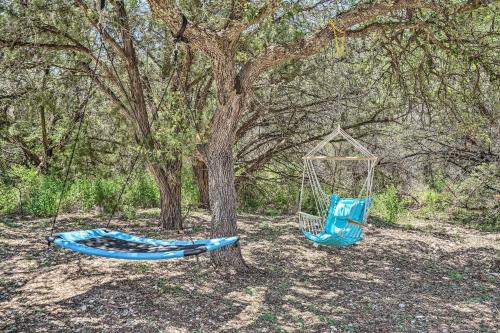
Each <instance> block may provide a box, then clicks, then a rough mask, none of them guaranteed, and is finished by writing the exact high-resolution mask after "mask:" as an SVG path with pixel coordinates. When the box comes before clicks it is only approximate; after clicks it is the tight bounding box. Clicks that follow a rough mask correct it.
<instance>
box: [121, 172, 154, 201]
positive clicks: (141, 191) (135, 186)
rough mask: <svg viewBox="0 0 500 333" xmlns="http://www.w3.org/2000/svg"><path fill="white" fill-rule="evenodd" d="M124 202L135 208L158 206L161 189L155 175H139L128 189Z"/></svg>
mask: <svg viewBox="0 0 500 333" xmlns="http://www.w3.org/2000/svg"><path fill="white" fill-rule="evenodd" d="M122 185H123V184H120V186H122ZM124 202H126V203H127V205H128V206H131V207H135V208H152V207H158V206H159V204H160V191H159V189H158V186H157V185H156V182H155V181H154V179H153V177H152V176H150V175H149V174H141V175H137V176H136V177H135V179H134V180H133V181H132V182H131V184H129V186H128V188H127V190H126V194H125V198H124Z"/></svg>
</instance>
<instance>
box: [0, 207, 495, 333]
mask: <svg viewBox="0 0 500 333" xmlns="http://www.w3.org/2000/svg"><path fill="white" fill-rule="evenodd" d="M2 222H3V223H0V258H1V262H0V330H3V331H6V332H15V331H30V332H31V331H42V332H43V331H47V332H59V331H79V332H102V331H106V332H138V331H140V332H159V331H162V332H259V331H260V332H285V331H287V332H446V331H447V332H498V331H499V330H500V325H499V312H498V304H499V302H498V301H499V300H498V290H499V281H500V279H499V277H500V275H499V266H500V265H499V260H498V249H499V242H498V236H497V235H495V234H488V233H481V232H478V231H473V230H466V229H463V228H459V227H453V226H449V225H445V224H437V223H435V222H434V223H432V222H429V221H413V222H412V223H413V224H411V225H406V226H393V225H384V224H383V223H380V222H376V221H372V223H373V224H372V225H371V226H370V227H368V228H367V236H366V240H365V241H364V242H362V243H361V244H359V245H357V246H354V247H351V248H348V249H335V248H319V249H316V248H314V247H313V246H312V245H311V244H310V243H308V242H307V241H306V240H305V239H304V238H303V237H301V235H300V233H299V231H298V229H297V225H296V222H295V219H294V218H293V217H281V218H266V217H261V216H250V215H244V216H241V217H240V219H239V227H240V231H241V235H242V240H241V244H242V247H243V252H244V256H245V258H246V259H247V262H248V263H249V264H250V265H251V266H253V267H254V268H256V269H255V270H254V272H253V273H251V274H248V275H244V276H239V275H235V274H228V273H225V272H221V271H216V270H214V269H213V268H212V267H211V266H210V262H209V258H208V256H207V255H201V256H199V257H198V259H196V258H194V257H189V258H187V259H180V260H170V261H159V262H126V261H118V260H109V259H103V258H95V257H87V256H83V255H79V254H76V253H72V252H70V251H65V250H58V249H55V248H47V244H46V242H45V241H44V237H45V235H46V234H47V233H48V231H47V220H43V219H41V220H40V219H39V220H34V219H32V220H30V219H26V218H25V219H21V218H10V219H5V218H4V220H3V221H2ZM189 222H190V224H191V225H194V226H196V227H195V228H194V229H191V230H190V231H186V232H185V233H188V234H189V235H183V234H176V233H174V232H170V233H168V232H159V231H155V230H154V227H153V226H154V225H155V223H154V214H152V213H151V212H145V213H143V214H141V215H140V217H139V218H138V219H136V220H135V221H132V222H123V224H122V226H123V228H124V229H125V230H126V231H129V232H134V233H137V234H143V235H148V236H152V237H157V238H183V237H184V238H186V237H188V236H191V237H195V238H196V237H200V238H205V237H206V236H207V231H208V216H207V215H206V214H203V213H197V214H196V216H194V217H193V218H192V219H191V220H190V221H189ZM98 225H99V221H98V218H97V217H94V216H82V215H80V216H77V215H72V216H65V217H63V218H62V220H61V221H60V223H59V226H60V227H62V226H64V228H65V229H66V230H70V229H77V228H89V227H95V226H98Z"/></svg>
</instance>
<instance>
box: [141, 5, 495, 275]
mask: <svg viewBox="0 0 500 333" xmlns="http://www.w3.org/2000/svg"><path fill="white" fill-rule="evenodd" d="M148 2H149V4H150V6H151V9H152V12H153V14H154V15H156V16H157V17H158V18H160V19H161V20H162V21H163V22H164V23H165V24H166V25H167V26H168V27H169V28H170V29H171V30H176V29H178V28H179V27H180V22H181V19H180V18H181V16H182V15H186V16H188V18H189V19H190V24H189V25H188V28H187V29H186V32H185V38H186V41H187V43H188V44H189V45H190V47H191V48H193V49H194V50H198V51H200V52H203V53H204V54H205V55H206V56H207V57H209V58H210V60H211V63H212V72H213V78H214V83H215V94H216V100H217V109H216V110H215V112H214V115H213V117H212V120H211V123H210V133H209V135H208V140H207V144H206V149H205V151H204V155H205V156H206V161H207V164H208V172H209V193H210V206H211V210H212V236H213V237H217V236H228V235H234V234H236V233H237V227H236V204H235V199H236V194H235V186H234V180H235V175H234V162H233V145H234V143H235V137H236V132H237V129H238V124H239V122H240V120H241V118H242V117H243V115H244V114H245V113H246V112H247V110H248V105H249V103H250V101H251V100H252V96H253V94H252V87H253V84H254V82H255V81H256V79H257V78H258V77H259V76H260V75H261V74H262V73H264V72H265V71H267V70H268V69H270V68H272V67H274V66H278V65H281V64H283V63H285V62H288V61H291V60H297V59H303V58H306V57H310V56H312V55H314V54H317V53H318V52H320V51H321V50H322V49H323V48H324V47H325V45H327V44H328V43H329V42H330V41H331V40H332V39H333V38H338V39H341V38H342V36H345V37H346V38H347V39H350V38H359V37H364V36H366V35H367V34H369V33H372V32H383V31H387V30H394V29H401V30H403V29H423V28H425V26H426V25H428V24H430V23H429V22H431V21H432V20H433V19H435V17H436V16H437V15H441V16H443V17H445V18H446V17H450V16H453V15H454V14H455V13H457V12H459V11H466V10H473V9H475V8H476V7H479V6H481V5H483V4H484V3H487V2H486V1H484V2H483V1H463V2H458V3H457V4H453V5H452V6H451V7H450V6H449V4H448V5H447V4H446V3H439V2H438V1H429V0H406V1H403V0H393V1H358V2H352V1H338V2H336V3H334V2H326V1H317V2H301V1H299V2H294V3H290V2H287V1H282V2H281V1H277V0H270V1H266V2H264V1H246V0H235V1H228V2H220V1H219V2H217V4H215V5H216V6H217V7H218V9H219V10H218V11H217V12H216V11H213V10H210V9H211V8H210V6H208V8H207V4H206V3H204V2H203V4H202V5H201V7H200V5H197V3H191V2H189V1H185V2H179V1H177V5H179V4H180V7H179V6H177V5H176V2H175V1H167V0H148ZM328 3H331V4H333V5H335V6H331V7H329V6H328ZM333 7H336V8H333ZM200 12H201V14H200ZM207 12H208V13H209V14H210V15H215V16H217V19H216V20H215V19H213V20H212V21H210V20H207V19H206V17H207V16H204V15H203V13H207ZM216 13H218V14H216ZM297 13H300V14H304V15H312V16H311V17H312V18H311V19H310V20H309V21H310V22H312V23H311V24H312V27H311V28H310V29H302V30H301V31H299V32H298V33H295V32H297V31H294V30H293V29H290V32H291V35H292V37H290V38H283V39H282V40H281V42H280V41H272V42H271V43H269V44H268V45H265V44H263V43H261V47H259V48H257V50H255V52H254V53H253V54H252V55H251V56H250V57H247V58H246V59H241V57H238V51H239V50H241V49H242V48H244V45H245V43H246V42H248V40H251V37H252V36H260V35H259V34H260V33H261V32H262V30H265V29H266V27H269V24H281V25H284V26H285V27H286V26H287V25H290V26H293V25H294V22H295V21H294V19H295V17H294V14H297ZM416 14H418V15H416ZM326 17H332V18H333V24H328V22H327V21H326V20H325V18H326ZM330 23H331V22H330ZM332 25H334V26H335V27H334V29H332ZM337 41H339V40H337ZM212 259H213V261H214V263H215V264H216V265H219V266H222V265H228V266H232V267H234V268H235V269H246V265H245V262H244V260H243V258H242V256H241V251H240V248H239V247H238V246H234V247H231V248H228V249H225V250H221V251H218V252H215V253H214V254H213V256H212Z"/></svg>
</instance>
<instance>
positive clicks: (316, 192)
mask: <svg viewBox="0 0 500 333" xmlns="http://www.w3.org/2000/svg"><path fill="white" fill-rule="evenodd" d="M339 139H340V140H339ZM346 143H347V145H348V147H349V149H350V150H351V151H354V152H355V154H351V155H352V156H347V155H344V154H340V153H341V151H342V148H344V147H342V145H344V146H345V144H346ZM327 146H328V147H330V148H331V150H330V151H327V152H324V151H325V150H327V149H326V148H327ZM344 150H345V149H344ZM303 160H304V169H303V176H302V186H301V190H300V197H299V211H298V217H299V227H300V230H301V231H302V232H303V233H304V236H305V237H306V238H307V239H309V240H310V241H312V242H313V243H314V244H315V245H329V246H338V247H344V246H349V245H353V244H355V243H357V242H358V241H360V240H361V239H362V238H363V226H364V225H365V224H366V219H367V217H368V209H369V207H370V205H371V203H372V197H371V191H372V182H373V173H374V169H375V164H376V163H377V157H376V156H375V155H373V154H372V153H370V152H369V151H368V150H367V149H366V148H365V147H363V146H362V145H361V144H360V143H359V142H358V141H356V140H355V139H354V138H352V137H351V136H350V135H349V134H347V133H346V132H345V131H344V130H342V129H341V128H340V126H338V127H337V128H336V129H335V130H334V131H333V132H332V133H330V134H329V135H328V136H327V137H325V139H324V140H323V141H321V142H320V143H319V144H318V145H317V146H316V147H314V148H313V149H312V150H311V151H310V152H309V153H308V154H307V155H305V156H304V157H303ZM318 163H321V164H323V165H318ZM325 163H333V164H334V165H333V167H331V165H327V166H325V165H324V164H325ZM353 163H354V164H355V165H353V166H352V164H353ZM346 165H347V166H348V168H347V169H349V170H355V171H356V172H357V174H363V173H364V174H365V175H366V177H365V178H364V182H363V183H362V185H359V184H358V185H357V186H356V184H353V183H351V184H349V185H348V186H347V187H345V188H341V187H340V186H339V184H337V183H338V180H339V179H341V178H342V177H343V176H344V175H343V174H341V173H340V172H339V170H341V169H342V167H344V169H346ZM349 165H351V166H349ZM347 169H346V170H347ZM318 170H320V171H323V174H324V173H328V171H330V173H331V175H330V176H327V177H322V175H319V174H318V172H317V171H318ZM325 178H329V179H328V180H330V181H332V182H334V184H332V193H331V194H327V191H326V190H325V187H326V185H327V184H328V180H327V179H325ZM344 178H345V177H344ZM351 178H354V177H351ZM336 179H337V182H336ZM360 186H361V188H359V187H360ZM356 188H358V189H359V191H358V193H357V196H355V197H347V196H341V195H340V192H339V191H341V190H342V191H343V192H345V193H347V192H353V190H354V191H355V190H356ZM334 190H335V191H336V192H337V193H335V192H334ZM345 193H342V194H345ZM306 196H311V197H312V199H313V201H314V204H311V205H310V206H313V207H309V209H308V211H307V212H306V211H304V210H307V209H305V207H304V206H305V205H304V201H305V199H306ZM311 211H313V213H311Z"/></svg>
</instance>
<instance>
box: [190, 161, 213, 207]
mask: <svg viewBox="0 0 500 333" xmlns="http://www.w3.org/2000/svg"><path fill="white" fill-rule="evenodd" d="M192 168H193V174H194V177H195V179H196V186H197V188H198V207H199V208H204V209H209V208H210V201H209V200H210V199H209V198H210V196H209V191H208V168H207V165H206V164H205V161H203V159H202V158H201V157H199V156H195V158H194V161H193V162H192Z"/></svg>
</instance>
